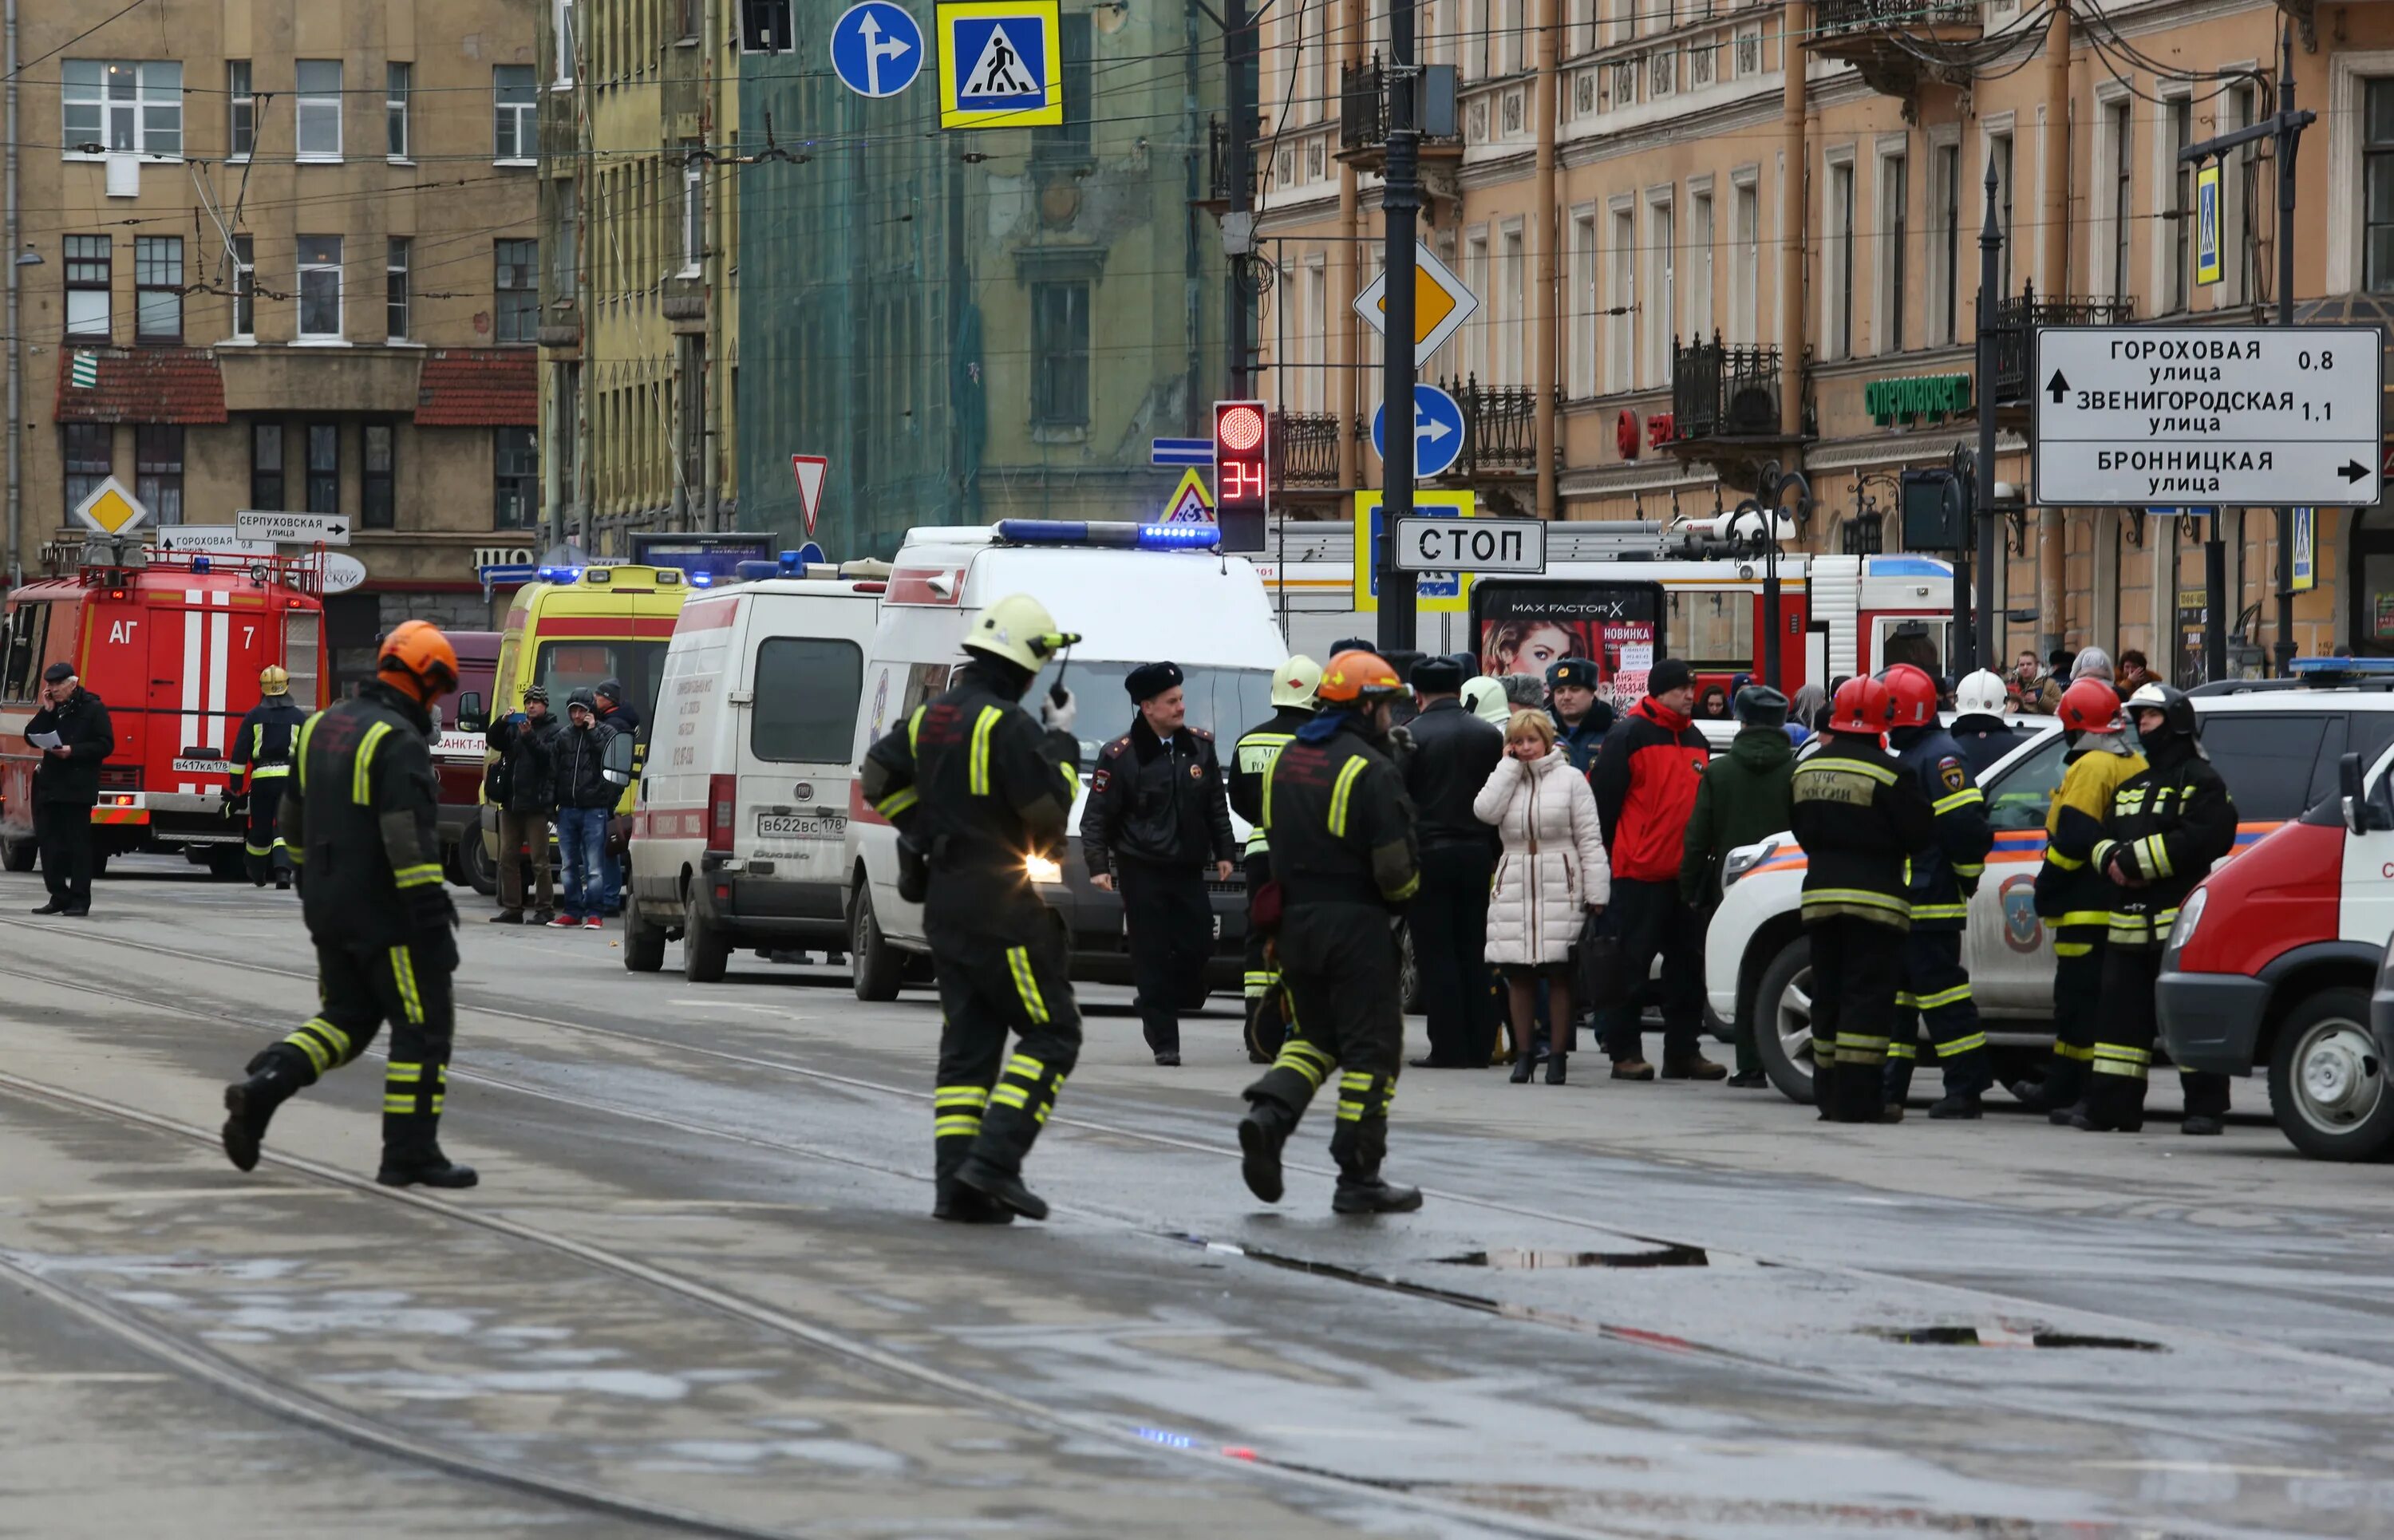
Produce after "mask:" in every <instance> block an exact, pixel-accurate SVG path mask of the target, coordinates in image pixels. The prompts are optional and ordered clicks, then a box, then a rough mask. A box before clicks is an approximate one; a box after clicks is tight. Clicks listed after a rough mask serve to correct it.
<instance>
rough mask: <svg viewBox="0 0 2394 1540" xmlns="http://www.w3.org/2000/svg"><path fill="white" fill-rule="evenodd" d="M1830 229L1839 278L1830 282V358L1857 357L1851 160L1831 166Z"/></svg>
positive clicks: (1852, 171)
mask: <svg viewBox="0 0 2394 1540" xmlns="http://www.w3.org/2000/svg"><path fill="white" fill-rule="evenodd" d="M1829 205H1830V214H1829V218H1830V221H1831V223H1830V227H1829V228H1830V229H1831V230H1835V232H1836V247H1835V252H1834V253H1833V255H1834V257H1835V260H1836V264H1837V276H1836V277H1835V279H1833V280H1831V281H1830V284H1829V302H1830V304H1831V305H1832V306H1834V307H1835V309H1833V310H1832V312H1831V319H1830V322H1829V346H1830V349H1831V354H1830V356H1831V357H1833V358H1851V357H1853V356H1854V166H1853V163H1852V162H1851V161H1848V162H1846V163H1845V164H1844V165H1833V166H1831V167H1829Z"/></svg>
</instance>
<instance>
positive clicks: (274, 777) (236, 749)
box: [232, 664, 308, 892]
mask: <svg viewBox="0 0 2394 1540" xmlns="http://www.w3.org/2000/svg"><path fill="white" fill-rule="evenodd" d="M257 693H258V697H259V698H258V702H257V704H256V705H254V706H252V707H250V708H249V715H248V716H246V717H243V718H242V719H241V727H240V729H239V730H238V731H236V732H235V733H234V735H233V753H232V758H233V763H234V764H236V765H238V766H240V767H241V769H242V771H243V775H242V785H241V799H240V804H239V805H240V806H241V807H242V808H243V809H245V810H246V812H247V813H248V816H249V832H248V835H247V836H246V837H245V838H244V840H243V844H242V849H241V853H242V864H243V865H244V866H246V867H247V868H248V869H249V880H250V883H251V885H252V886H254V887H258V888H263V887H265V886H266V883H267V879H268V878H270V877H271V878H272V879H273V880H274V887H275V889H276V890H277V891H278V892H279V891H281V890H283V889H284V888H289V887H290V886H291V854H290V851H289V850H287V849H284V847H283V835H282V832H281V830H280V828H279V827H278V823H279V820H280V818H281V816H282V812H283V780H284V778H285V777H287V776H289V775H290V773H291V753H292V750H293V749H294V748H296V746H297V745H298V742H299V728H300V724H302V723H304V722H305V721H307V720H308V714H307V713H306V712H304V711H302V710H300V709H299V708H298V707H297V706H296V705H293V704H291V676H290V674H289V673H287V672H286V671H284V670H283V668H281V667H279V666H277V665H273V664H269V665H266V666H265V667H264V668H261V669H259V670H258V671H257Z"/></svg>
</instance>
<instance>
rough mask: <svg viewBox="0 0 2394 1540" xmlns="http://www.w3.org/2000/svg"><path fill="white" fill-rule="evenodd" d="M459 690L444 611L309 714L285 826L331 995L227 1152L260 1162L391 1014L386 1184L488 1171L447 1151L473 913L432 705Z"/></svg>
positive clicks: (325, 989)
mask: <svg viewBox="0 0 2394 1540" xmlns="http://www.w3.org/2000/svg"><path fill="white" fill-rule="evenodd" d="M456 688H457V653H456V651H455V649H454V648H452V647H451V646H450V645H449V638H446V637H444V636H442V635H441V632H440V629H439V628H438V627H436V626H434V625H432V624H431V623H430V622H428V621H421V620H411V621H407V622H405V623H403V624H402V625H400V626H399V628H398V629H396V630H394V631H392V632H391V634H390V635H389V636H388V637H386V638H383V644H382V651H381V653H380V655H379V658H378V661H377V663H376V665H375V680H374V682H373V683H372V684H370V685H368V686H366V687H365V689H364V690H362V691H360V692H359V693H358V694H357V696H356V697H355V698H354V699H351V700H347V701H343V702H342V703H341V704H338V705H335V706H334V707H332V708H331V709H330V710H327V711H322V712H319V713H318V714H317V715H315V716H314V717H310V718H309V720H308V723H307V725H306V726H304V727H303V728H301V729H300V731H299V747H298V752H297V754H296V760H297V768H296V772H295V773H294V774H292V775H289V776H286V777H285V778H284V781H283V812H282V825H281V826H282V827H283V830H285V831H286V837H287V836H289V835H296V836H297V841H298V843H297V848H296V849H292V850H291V851H290V855H291V859H292V861H293V862H294V864H295V865H296V868H297V870H298V875H299V898H300V902H301V905H302V908H303V912H304V913H305V914H306V915H307V919H308V933H309V936H310V937H312V938H313V939H314V941H315V943H316V969H317V989H318V991H319V994H320V995H321V997H322V1007H321V1008H320V1009H319V1010H318V1012H317V1014H316V1015H314V1016H312V1017H309V1019H308V1020H307V1021H306V1022H304V1023H303V1024H302V1025H301V1026H300V1027H299V1029H298V1030H297V1031H296V1032H294V1033H291V1035H290V1036H288V1037H286V1038H284V1039H283V1041H282V1042H280V1043H277V1044H274V1045H273V1046H270V1047H269V1048H267V1049H266V1051H265V1052H263V1053H260V1054H259V1055H258V1056H257V1058H255V1059H253V1060H250V1061H249V1078H248V1079H246V1080H243V1081H239V1082H236V1083H235V1084H233V1085H231V1086H227V1087H225V1111H226V1112H230V1113H231V1114H232V1115H231V1116H230V1118H228V1119H227V1120H226V1121H225V1125H224V1148H225V1153H226V1154H228V1155H230V1156H231V1157H232V1163H233V1165H237V1166H239V1167H240V1168H241V1169H242V1170H243V1171H247V1170H250V1169H252V1168H253V1167H255V1166H256V1165H257V1152H258V1146H259V1143H260V1142H261V1141H262V1140H263V1139H264V1138H265V1136H266V1125H267V1121H268V1120H269V1119H270V1118H271V1117H272V1116H273V1115H274V1110H275V1108H277V1107H279V1106H281V1105H282V1104H283V1102H284V1101H286V1100H288V1099H290V1098H291V1097H292V1096H293V1095H294V1094H295V1093H296V1092H298V1091H299V1090H301V1089H303V1088H305V1087H306V1086H312V1085H314V1084H315V1083H316V1081H317V1080H318V1079H320V1078H322V1075H323V1073H324V1072H325V1071H327V1070H330V1069H332V1068H334V1067H335V1066H336V1065H340V1064H347V1063H349V1061H350V1060H354V1059H356V1058H357V1057H358V1056H359V1055H360V1054H362V1053H363V1052H365V1051H366V1049H367V1048H368V1047H369V1046H372V1044H373V1042H374V1039H375V1033H376V1032H378V1031H380V1030H381V1027H382V1024H383V1022H385V1021H388V1022H389V1023H390V1060H389V1062H388V1064H387V1065H386V1066H385V1067H384V1071H383V1097H382V1169H381V1170H380V1171H378V1172H376V1173H375V1180H376V1181H379V1182H381V1183H382V1184H383V1185H384V1186H386V1187H406V1186H410V1185H412V1184H414V1183H417V1182H421V1183H423V1184H424V1185H426V1186H428V1187H471V1186H473V1185H474V1182H475V1176H474V1168H473V1167H472V1166H469V1165H454V1164H453V1163H452V1162H451V1161H450V1160H449V1158H448V1157H447V1156H446V1155H444V1154H442V1153H441V1142H440V1139H439V1138H438V1135H439V1132H440V1126H441V1105H442V1102H443V1100H444V1099H445V1098H446V1096H447V1092H448V1086H449V1048H450V1040H451V1036H452V1033H453V1031H454V1025H455V1008H454V998H453V996H452V994H451V991H450V976H451V975H452V974H453V973H454V972H455V971H456V968H457V938H456V933H455V932H456V925H457V911H456V908H455V906H454V905H453V904H452V903H451V902H449V890H448V888H446V887H445V886H443V885H442V882H441V836H440V827H439V817H440V792H439V788H438V786H437V784H436V783H435V782H434V780H433V776H432V750H431V745H430V744H429V743H428V741H427V740H428V737H429V735H430V733H431V731H432V717H431V715H430V712H431V705H432V703H433V702H435V701H437V700H439V699H440V698H441V696H443V695H445V694H447V693H448V692H449V691H453V690H454V689H456Z"/></svg>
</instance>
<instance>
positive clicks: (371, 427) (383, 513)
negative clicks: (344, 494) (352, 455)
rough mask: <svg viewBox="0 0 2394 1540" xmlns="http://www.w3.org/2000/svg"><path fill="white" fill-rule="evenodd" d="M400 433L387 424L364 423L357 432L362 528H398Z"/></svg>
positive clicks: (359, 512)
mask: <svg viewBox="0 0 2394 1540" xmlns="http://www.w3.org/2000/svg"><path fill="white" fill-rule="evenodd" d="M397 432H398V430H397V429H395V428H392V427H391V425H390V424H388V423H365V424H363V425H362V426H361V427H360V428H358V448H359V451H360V453H359V456H358V458H359V461H360V467H359V468H360V471H361V474H360V477H359V481H358V523H359V525H360V527H362V528H364V529H369V530H388V529H395V528H397V527H398V521H399V497H398V491H397V484H398V477H397V474H396V469H397V466H398V459H397V456H398V453H399V451H398V449H397V447H396V444H395V439H396V437H397Z"/></svg>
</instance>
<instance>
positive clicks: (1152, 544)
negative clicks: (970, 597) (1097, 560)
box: [997, 519, 1222, 551]
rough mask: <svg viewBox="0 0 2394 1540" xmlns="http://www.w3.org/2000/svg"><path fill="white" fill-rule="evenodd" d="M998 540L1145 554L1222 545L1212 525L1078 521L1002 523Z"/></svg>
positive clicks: (1024, 544)
mask: <svg viewBox="0 0 2394 1540" xmlns="http://www.w3.org/2000/svg"><path fill="white" fill-rule="evenodd" d="M997 537H998V538H999V539H1000V540H1004V541H1006V542H1007V543H1009V544H1012V545H1017V546H1099V547H1104V548H1110V549H1124V550H1143V551H1192V550H1209V549H1211V548H1212V547H1214V546H1217V545H1219V544H1221V540H1222V532H1221V531H1220V530H1219V529H1217V528H1216V527H1215V526H1214V525H1212V524H1132V523H1121V522H1111V521H1105V520H1077V519H1001V520H998V521H997Z"/></svg>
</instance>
